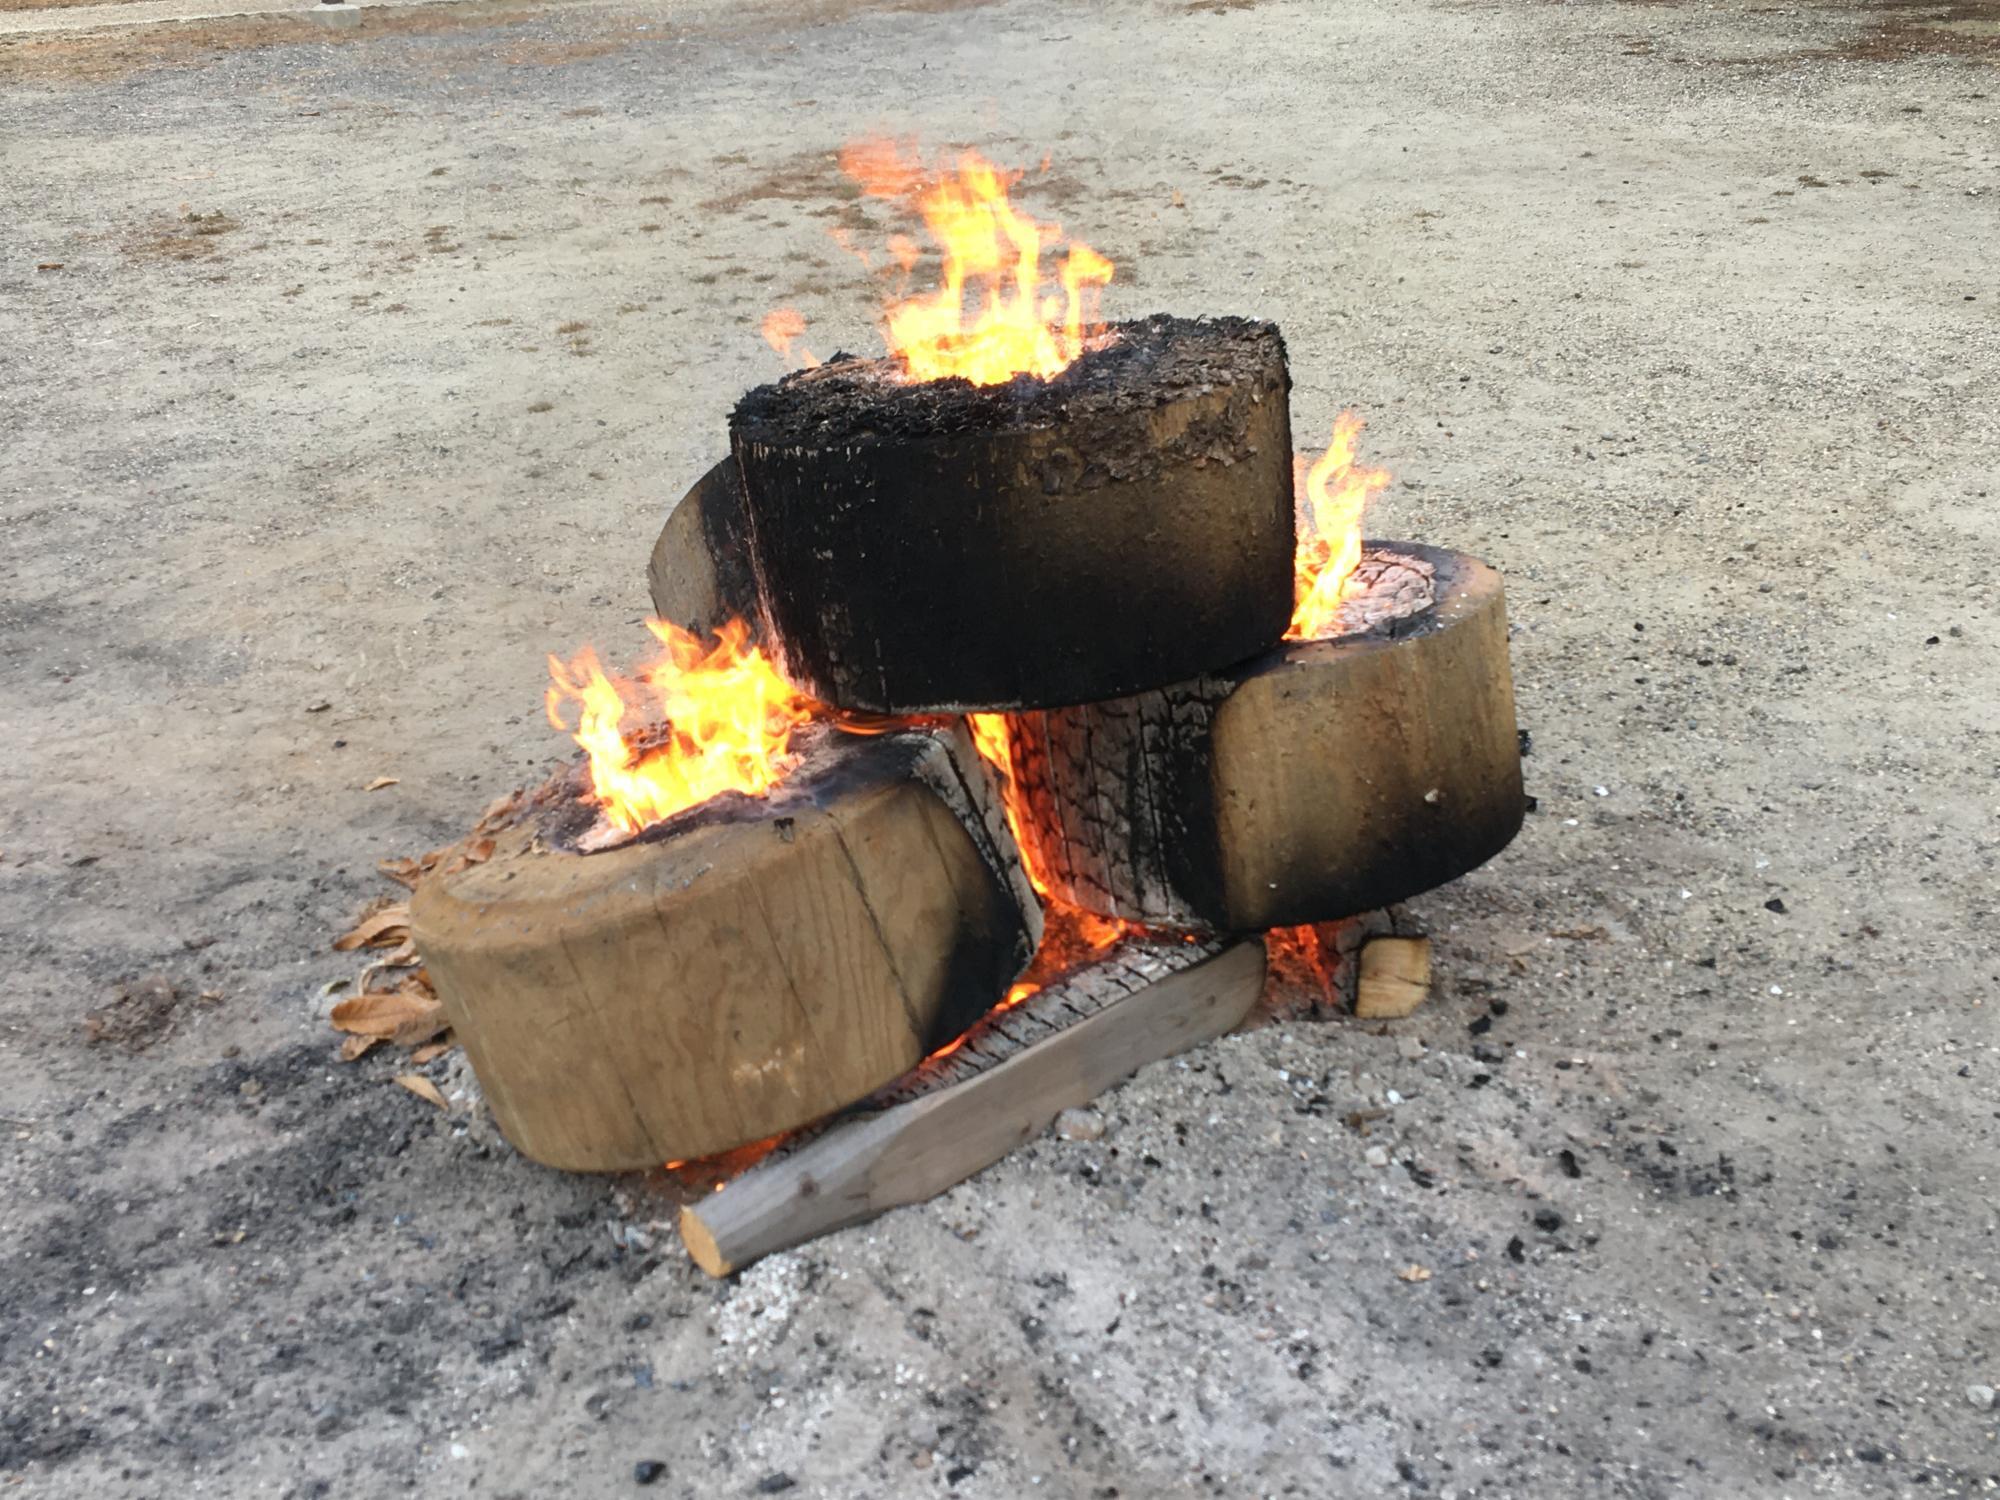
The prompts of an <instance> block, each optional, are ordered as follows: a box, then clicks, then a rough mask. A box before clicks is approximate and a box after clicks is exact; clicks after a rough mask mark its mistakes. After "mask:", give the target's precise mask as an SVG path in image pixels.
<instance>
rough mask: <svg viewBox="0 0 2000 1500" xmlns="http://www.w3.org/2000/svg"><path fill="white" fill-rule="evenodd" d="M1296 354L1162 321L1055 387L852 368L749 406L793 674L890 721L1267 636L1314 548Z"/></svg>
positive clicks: (1279, 628) (1195, 665) (1051, 698)
mask: <svg viewBox="0 0 2000 1500" xmlns="http://www.w3.org/2000/svg"><path fill="white" fill-rule="evenodd" d="M1289 384H1290V381H1289V377H1288V375H1287V373H1286V368H1285V354H1284V344H1283V341H1282V340H1281V339H1280V338H1279V336H1278V332H1277V330H1276V329H1275V328H1274V327H1272V326H1271V325H1269V324H1258V323H1249V322H1245V321H1242V320H1239V319H1224V320H1218V321H1215V322H1188V321H1183V320H1178V319H1171V318H1153V319H1149V320H1146V321H1144V322H1141V323H1134V324H1126V325H1122V326H1120V327H1119V328H1118V330H1117V337H1116V338H1115V339H1114V340H1113V341H1111V342H1110V343H1109V344H1108V345H1107V346H1106V347H1104V348H1101V349H1098V350H1095V351H1093V352H1091V353H1088V354H1085V355H1084V356H1082V357H1081V358H1079V359H1078V360H1077V361H1075V362H1074V363H1073V364H1072V365H1071V366H1070V367H1069V368H1068V369H1066V370H1064V371H1063V372H1062V373H1060V374H1059V375H1056V376H1055V377H1053V378H1051V379H1049V380H1045V381H1044V380H1036V379H1030V378H1025V377H1024V378H1022V379H1018V380H1015V381H1012V382H1009V383H1007V384H1005V385H999V386H973V385H971V384H969V383H967V382H965V381H958V380H946V381H930V382H923V383H918V384H909V383H904V382H901V381H900V380H899V379H897V378H896V375H895V371H894V368H893V366H891V365H890V364H889V363H888V362H886V361H863V360H848V361H840V362H836V363H834V364H830V365H825V366H821V367H820V368H819V369H817V370H812V371H807V372H804V373H802V374H800V375H795V376H792V377H790V378H788V379H786V380H784V381H782V382H780V383H778V384H776V385H771V386H764V387H760V388H759V389H757V390H754V391H752V392H750V394H749V395H747V396H746V397H744V399H743V401H742V402H741V403H740V404H739V405H738V407H737V409H736V412H735V414H734V416H733V418H732V420H731V432H732V438H733V442H734V447H735V454H736V459H737V462H738V465H739V467H740V470H741V474H742V479H743V493H744V500H745V503H746V507H747V512H748V518H749V533H750V556H751V560H752V563H753V566H754V569H755V573H756V580H757V589H758V594H759V598H760V600H761V602H762V605H763V609H764V613H765V615H766V618H767V619H768V622H769V625H770V629H771V639H772V645H773V647H774V649H775V652H776V654H777V657H778V659H779V661H780V663H781V664H782V666H783V667H784V670H785V671H786V673H787V675H788V676H790V677H791V678H792V680H793V681H795V682H797V683H798V684H799V685H800V686H801V687H803V688H805V689H806V690H807V691H808V692H810V693H812V694H813V695H814V696H815V697H817V698H819V699H821V700H822V701H824V702H828V703H832V704H835V705H837V706H839V707H842V708H850V709H862V710H868V711H874V712H885V713H917V712H940V711H944V712H952V711H960V710H976V709H1001V708H1020V707H1048V706H1052V705H1057V704H1064V703H1078V702H1086V701H1091V700H1096V699H1102V698H1108V697H1115V696H1118V695H1121V694H1126V693H1132V692H1137V691H1141V690H1144V689H1149V688H1154V687H1160V686H1164V685H1165V684H1167V683H1170V682H1176V681H1180V680H1183V679H1186V678H1189V677H1193V676H1196V675H1198V674H1200V673H1202V672H1206V671H1212V670H1215V669H1218V668H1221V667H1225V666H1227V665H1229V664H1231V663H1233V662H1236V661H1240V660H1242V659H1243V658H1245V657H1248V656H1251V655H1254V654H1255V653H1257V652H1259V651H1262V650H1264V649H1266V648H1267V647H1269V646H1270V645H1271V644H1272V643H1273V642H1274V641H1275V640H1276V639H1277V638H1278V636H1279V635H1280V634H1281V633H1282V632H1283V630H1284V625H1285V620H1286V618H1287V616H1288V613H1289V601H1290V595H1291V565H1292V546H1293V515H1292V493H1291V473H1290V465H1291V441H1290V428H1289V418H1288V415H1287V410H1286V393H1287V391H1288V388H1289Z"/></svg>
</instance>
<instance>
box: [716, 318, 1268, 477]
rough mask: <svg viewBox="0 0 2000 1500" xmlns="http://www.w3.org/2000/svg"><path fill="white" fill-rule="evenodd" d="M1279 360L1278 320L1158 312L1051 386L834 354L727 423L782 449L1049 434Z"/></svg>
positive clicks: (748, 398)
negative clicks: (908, 372)
mask: <svg viewBox="0 0 2000 1500" xmlns="http://www.w3.org/2000/svg"><path fill="white" fill-rule="evenodd" d="M1274 356H1275V363H1276V364H1277V365H1278V367H1280V368H1282V366H1283V363H1284V358H1285V341H1284V337H1283V335H1281V334H1280V333H1279V332H1278V325H1277V324H1275V323H1265V322H1259V321H1256V320H1254V319H1250V318H1176V317H1172V316H1170V315H1168V314H1166V313H1156V314H1154V315H1153V316H1152V317H1150V318H1141V319H1139V320H1137V321H1135V322H1129V323H1116V324H1113V325H1111V329H1110V337H1109V338H1108V340H1107V341H1106V342H1105V343H1103V344H1102V345H1101V346H1100V347H1098V348H1095V349H1092V350H1090V351H1089V352H1088V353H1085V354H1083V355H1081V356H1080V357H1078V358H1077V359H1076V360H1074V361H1072V362H1071V363H1070V364H1069V365H1068V366H1066V367H1065V368H1064V369H1063V370H1061V371H1060V372H1059V373H1057V374H1056V375H1054V376H1052V377H1050V378H1049V379H1046V380H1044V379H1041V378H1039V377H1037V376H1033V375H1021V376H1017V377H1015V378H1014V379H1013V380H1010V381H1007V382H1005V383H1004V384H1000V385H974V384H973V383H972V382H971V381H969V380H961V379H951V380H925V381H910V380H906V379H905V378H904V377H903V375H902V372H901V368H900V366H899V365H898V364H897V363H896V361H895V360H893V359H857V358H843V357H836V358H835V359H834V360H832V361H830V362H829V363H827V364H824V365H820V366H819V367H818V368H816V369H812V370H801V371H798V372H797V373H795V374H792V375H788V376H786V377H785V378H784V379H783V380H780V381H777V382H775V383H773V384H770V385H760V386H758V387H757V388H756V389H755V390H753V391H751V392H749V393H748V394H747V395H745V396H744V397H743V399H742V400H741V401H739V402H737V404H736V410H735V413H734V414H733V415H732V417H731V419H730V425H731V426H732V428H733V429H734V430H735V431H736V432H737V433H738V434H739V435H740V436H742V437H745V438H747V439H749V440H750V441H753V442H757V443H767V444H773V445H779V446H787V447H819V446H822V445H842V446H844V445H847V444H852V443H867V442H907V441H910V440H912V439H919V438H926V437H940V436H946V435H950V434H954V433H963V432H979V431H994V430H1001V429H1007V428H1013V429H1024V428H1033V427H1047V426H1052V425H1055V424H1057V423H1061V422H1066V421H1072V420H1075V419H1076V418H1078V417H1086V416H1089V415H1091V414H1093V413H1097V412H1112V411H1120V410H1129V409H1132V408H1136V407H1145V406H1155V405H1159V404H1161V403H1163V402H1166V401H1171V400H1174V399H1176V398H1178V397H1181V396H1185V395H1189V394H1192V393H1194V392H1196V391H1201V390H1206V389H1211V388H1213V387H1216V386H1226V385H1234V384H1238V383H1240V382H1243V381H1245V380H1246V379H1250V378H1253V377H1255V376H1257V375H1258V374H1260V373H1261V372H1263V371H1265V370H1268V369H1270V368H1272V366H1273V364H1274Z"/></svg>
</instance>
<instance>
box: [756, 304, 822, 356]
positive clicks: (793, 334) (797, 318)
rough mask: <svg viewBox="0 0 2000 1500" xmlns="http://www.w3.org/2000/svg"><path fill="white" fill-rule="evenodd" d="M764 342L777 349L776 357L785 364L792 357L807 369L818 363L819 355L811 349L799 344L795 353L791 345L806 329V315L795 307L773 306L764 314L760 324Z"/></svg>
mask: <svg viewBox="0 0 2000 1500" xmlns="http://www.w3.org/2000/svg"><path fill="white" fill-rule="evenodd" d="M761 331H762V332H763V335H764V342H765V343H767V344H769V345H770V346H771V347H772V348H773V349H775V350H777V351H778V357H779V358H780V359H783V360H784V361H785V362H786V363H787V364H790V363H792V362H793V360H794V359H796V360H797V361H798V363H800V364H802V365H804V366H805V367H806V368H807V369H808V370H810V369H812V368H813V367H814V366H816V365H817V364H818V363H819V357H818V356H817V355H815V354H814V353H813V352H812V350H810V349H808V348H806V347H804V346H803V345H799V348H798V352H797V353H796V355H795V354H794V353H793V345H795V344H798V341H799V338H800V336H801V335H802V334H804V333H805V331H806V317H805V314H804V313H802V312H800V311H799V310H798V309H797V308H796V307H774V308H772V309H771V310H770V311H769V312H767V313H765V314H764V322H763V326H762V330H761Z"/></svg>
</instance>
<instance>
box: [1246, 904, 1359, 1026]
mask: <svg viewBox="0 0 2000 1500" xmlns="http://www.w3.org/2000/svg"><path fill="white" fill-rule="evenodd" d="M1346 925H1348V924H1346V923H1342V922H1322V923H1320V924H1319V925H1318V926H1314V927H1274V928H1272V929H1271V930H1270V931H1269V932H1267V933H1265V934H1264V955H1265V960H1266V962H1267V963H1268V964H1269V966H1270V975H1271V979H1272V981H1273V982H1274V983H1276V984H1277V985H1279V986H1280V987H1282V988H1284V989H1287V990H1290V991H1292V992H1293V993H1295V994H1305V995H1309V996H1311V1002H1310V1003H1311V1005H1312V1006H1313V1008H1314V1009H1326V1010H1339V1009H1342V1008H1343V1001H1342V998H1341V986H1340V980H1339V976H1340V972H1341V965H1342V964H1343V963H1345V962H1347V961H1348V960H1347V959H1346V958H1345V957H1344V956H1343V954H1342V952H1341V950H1340V948H1339V946H1338V939H1339V935H1340V932H1341V929H1342V928H1343V927H1344V926H1346ZM1350 946H1351V945H1350Z"/></svg>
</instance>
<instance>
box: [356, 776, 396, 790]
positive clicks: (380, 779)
mask: <svg viewBox="0 0 2000 1500" xmlns="http://www.w3.org/2000/svg"><path fill="white" fill-rule="evenodd" d="M401 785H402V778H401V777H400V776H377V777H376V778H375V779H374V780H373V781H371V782H369V783H368V785H366V786H364V787H363V788H362V789H361V790H362V791H364V792H379V791H381V790H382V788H383V787H385V786H401Z"/></svg>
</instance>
